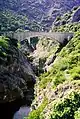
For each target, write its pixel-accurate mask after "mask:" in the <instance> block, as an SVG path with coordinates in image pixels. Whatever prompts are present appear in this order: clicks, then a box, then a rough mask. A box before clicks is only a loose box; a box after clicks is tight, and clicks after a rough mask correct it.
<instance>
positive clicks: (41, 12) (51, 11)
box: [0, 0, 80, 30]
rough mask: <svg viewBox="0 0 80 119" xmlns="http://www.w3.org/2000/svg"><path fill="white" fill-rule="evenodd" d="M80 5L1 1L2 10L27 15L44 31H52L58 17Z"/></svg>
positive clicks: (57, 0) (75, 1) (63, 0)
mask: <svg viewBox="0 0 80 119" xmlns="http://www.w3.org/2000/svg"><path fill="white" fill-rule="evenodd" d="M79 5H80V0H70V1H68V0H4V1H3V0H0V10H5V9H10V10H13V11H15V12H17V13H18V14H22V15H26V16H27V17H28V19H29V20H30V21H36V22H37V23H39V24H40V25H41V26H42V27H43V30H48V29H50V27H51V25H52V23H53V21H54V20H55V18H56V17H57V16H60V15H62V14H63V13H66V11H68V10H71V9H72V8H73V7H74V6H79Z"/></svg>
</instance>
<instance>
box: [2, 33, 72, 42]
mask: <svg viewBox="0 0 80 119" xmlns="http://www.w3.org/2000/svg"><path fill="white" fill-rule="evenodd" d="M3 35H4V36H8V37H11V38H14V39H18V40H20V41H23V40H25V39H28V41H29V42H30V38H32V37H47V38H51V39H54V40H56V41H58V42H59V43H64V41H65V40H66V41H69V40H70V39H71V38H72V37H73V35H74V34H73V33H69V32H64V33H63V32H31V31H18V32H4V33H3Z"/></svg>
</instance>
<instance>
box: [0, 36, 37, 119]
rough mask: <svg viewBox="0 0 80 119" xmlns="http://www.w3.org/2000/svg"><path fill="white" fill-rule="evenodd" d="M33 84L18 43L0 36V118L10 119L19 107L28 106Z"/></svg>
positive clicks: (29, 68) (31, 97)
mask: <svg viewBox="0 0 80 119" xmlns="http://www.w3.org/2000/svg"><path fill="white" fill-rule="evenodd" d="M34 84H35V75H34V73H33V70H32V68H31V65H30V64H29V62H28V60H27V59H26V57H25V56H24V55H23V54H22V53H21V51H20V50H19V43H18V41H17V40H15V39H9V38H5V37H3V36H0V117H2V118H3V119H4V118H7V119H11V118H12V115H13V114H14V112H15V111H17V110H18V109H19V108H20V106H22V105H25V104H27V105H28V106H30V105H31V102H32V100H33V99H34ZM3 112H4V115H3Z"/></svg>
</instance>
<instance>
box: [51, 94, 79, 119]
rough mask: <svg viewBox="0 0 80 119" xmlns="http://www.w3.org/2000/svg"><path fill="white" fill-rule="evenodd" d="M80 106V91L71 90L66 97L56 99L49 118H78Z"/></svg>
mask: <svg viewBox="0 0 80 119" xmlns="http://www.w3.org/2000/svg"><path fill="white" fill-rule="evenodd" d="M79 108H80V92H72V93H71V94H70V95H68V97H66V98H63V99H62V100H59V101H56V102H55V103H54V107H53V113H52V115H51V118H50V119H78V118H80V114H79V111H80V110H79Z"/></svg>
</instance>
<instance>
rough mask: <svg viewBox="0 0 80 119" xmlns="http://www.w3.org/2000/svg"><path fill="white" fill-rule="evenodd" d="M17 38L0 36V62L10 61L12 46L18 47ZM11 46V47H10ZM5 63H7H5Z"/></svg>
mask: <svg viewBox="0 0 80 119" xmlns="http://www.w3.org/2000/svg"><path fill="white" fill-rule="evenodd" d="M18 46H19V43H18V41H17V40H14V39H9V38H6V37H4V36H0V64H5V62H6V63H10V61H11V59H12V53H13V52H14V50H13V49H14V48H18ZM11 48H12V49H11ZM6 65H7V64H6Z"/></svg>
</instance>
